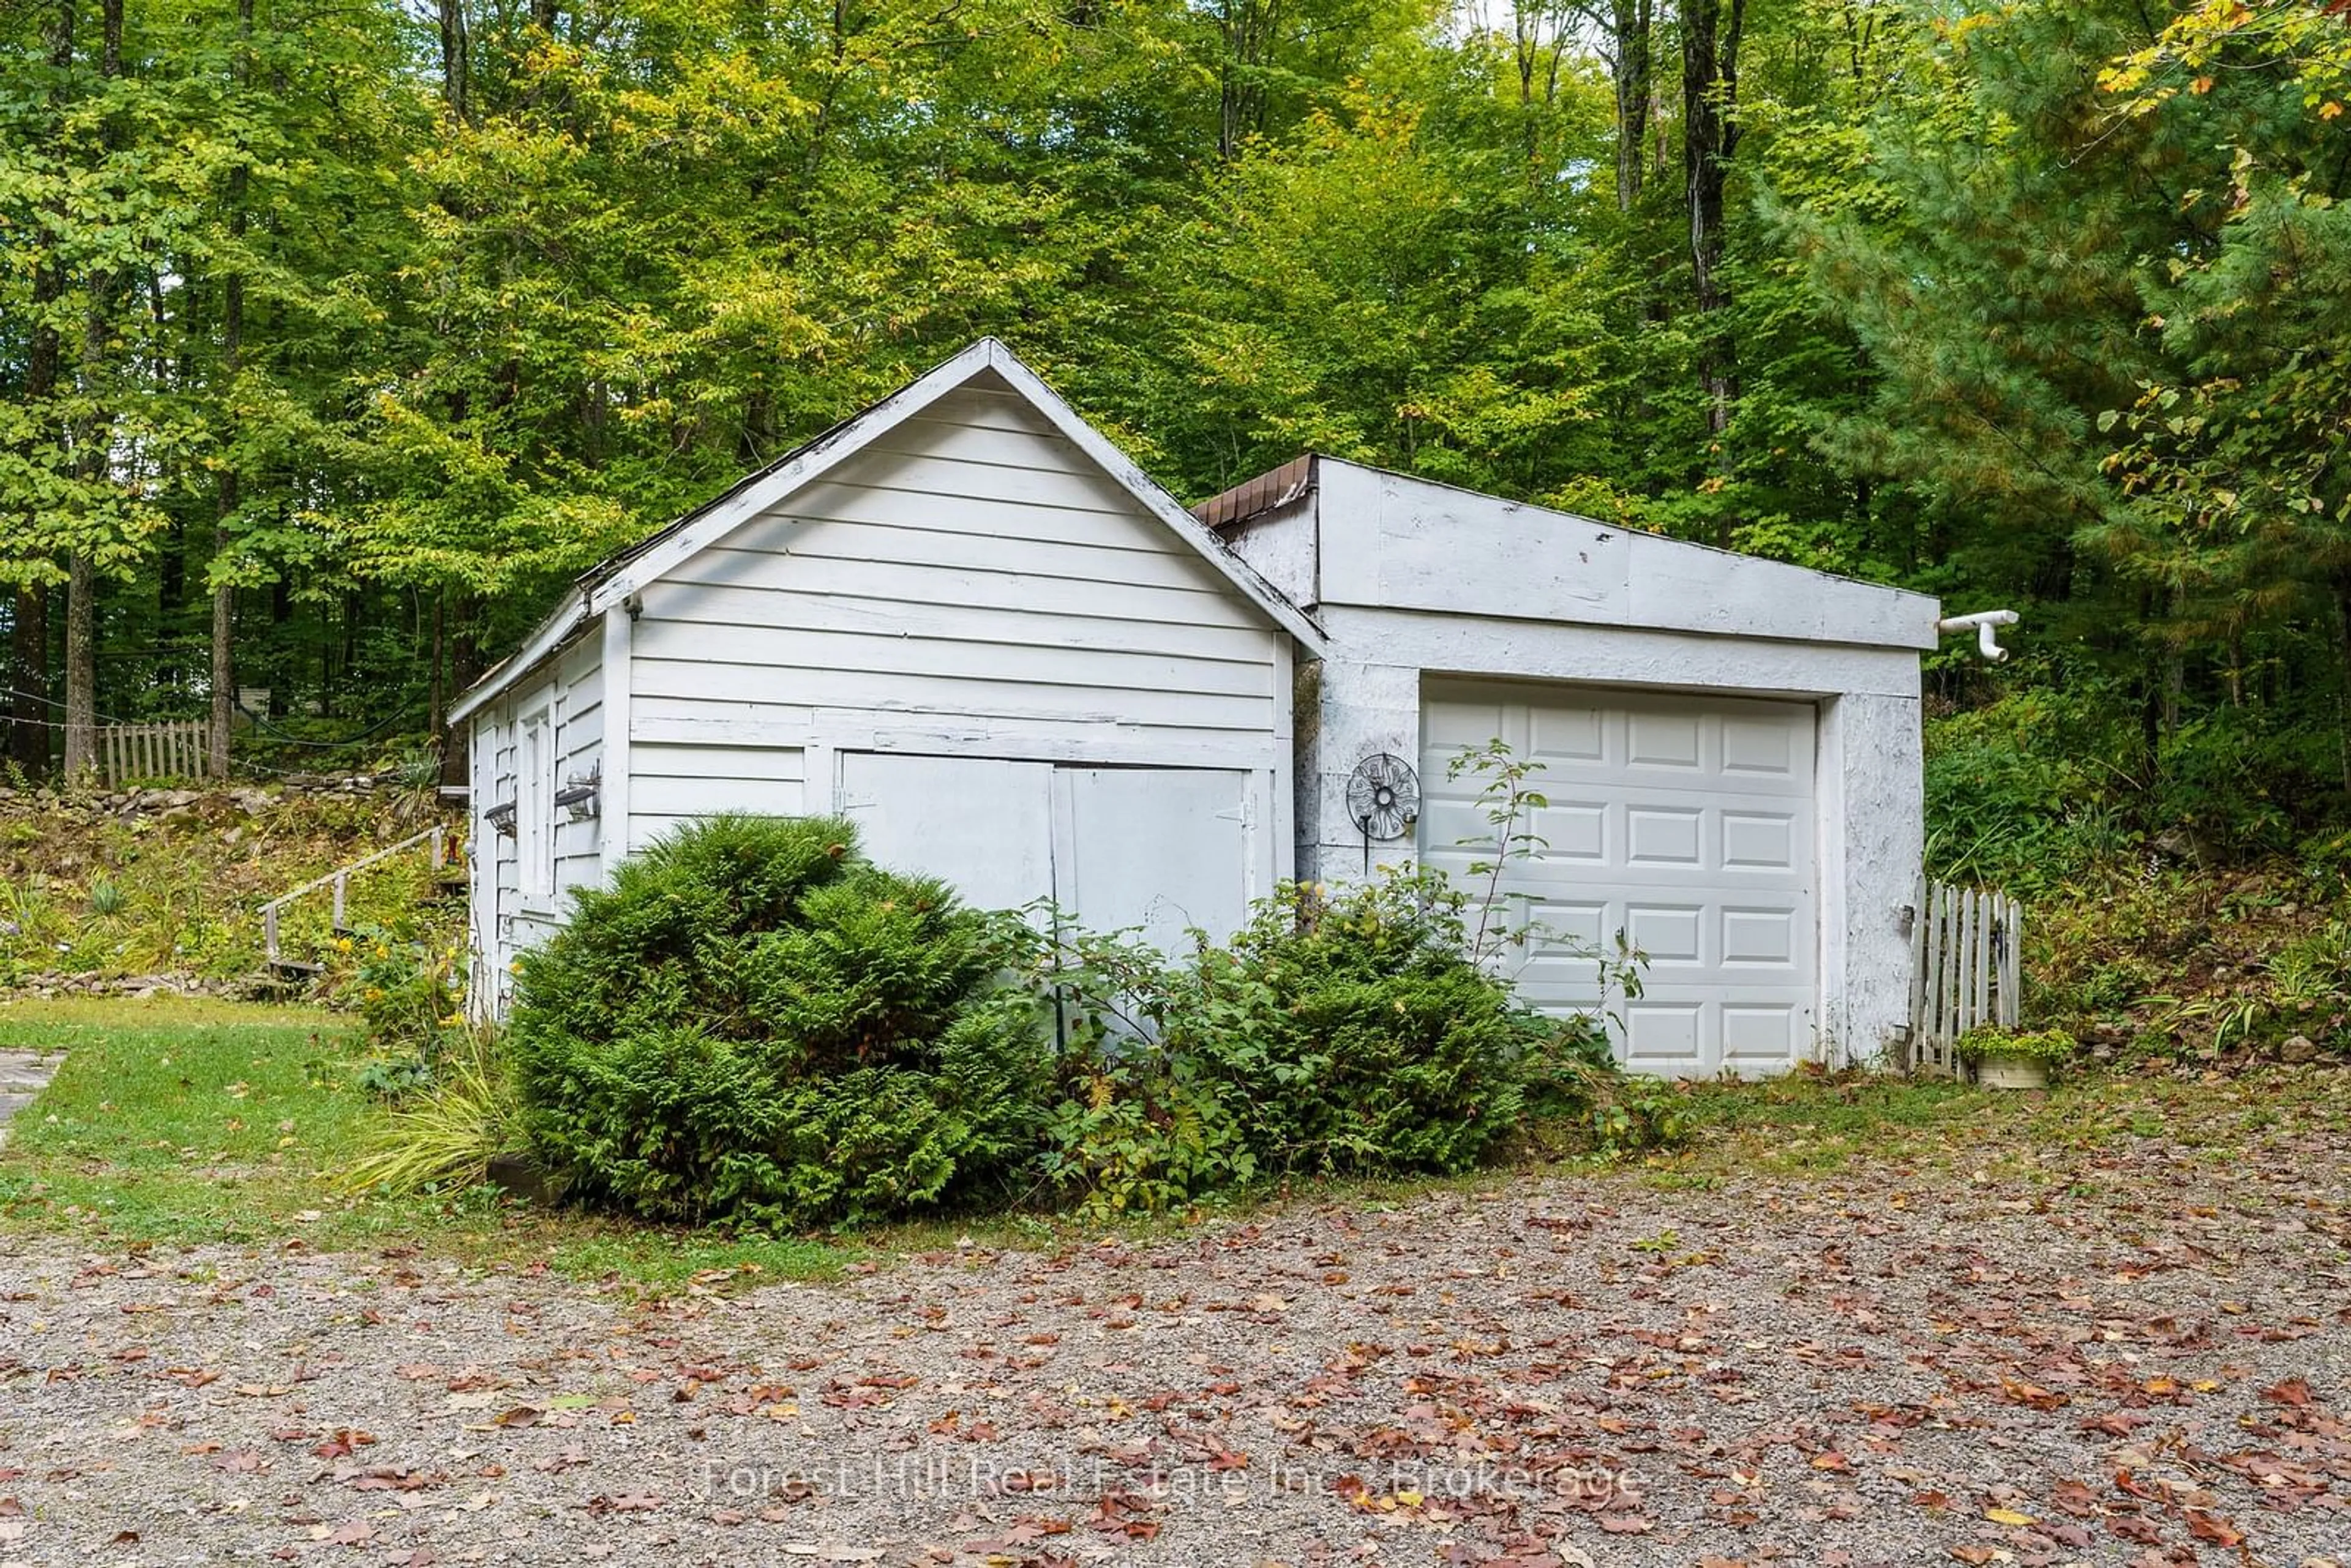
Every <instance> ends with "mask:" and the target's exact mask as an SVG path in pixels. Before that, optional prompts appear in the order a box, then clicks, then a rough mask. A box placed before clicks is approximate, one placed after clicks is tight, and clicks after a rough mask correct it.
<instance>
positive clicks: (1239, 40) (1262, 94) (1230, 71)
mask: <svg viewBox="0 0 2351 1568" xmlns="http://www.w3.org/2000/svg"><path fill="white" fill-rule="evenodd" d="M1279 12H1280V0H1224V6H1223V9H1222V11H1221V13H1220V14H1219V15H1218V16H1217V31H1218V33H1219V34H1220V35H1221V36H1222V37H1223V40H1224V46H1225V57H1224V62H1223V67H1222V68H1221V69H1220V70H1219V71H1218V72H1217V157H1218V158H1219V159H1221V160H1222V161H1224V162H1228V163H1229V162H1232V161H1233V160H1234V159H1235V158H1238V157H1239V156H1240V151H1241V143H1242V142H1244V141H1247V140H1248V139H1249V137H1250V136H1252V135H1254V134H1255V133H1257V132H1258V131H1263V130H1264V129H1265V111H1266V91H1265V81H1264V78H1263V76H1262V74H1261V68H1262V67H1263V66H1264V65H1265V63H1266V61H1267V58H1268V57H1269V56H1270V54H1271V53H1272V41H1273V36H1274V31H1275V23H1276V19H1277V17H1278V16H1279Z"/></svg>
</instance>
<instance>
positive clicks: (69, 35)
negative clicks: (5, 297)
mask: <svg viewBox="0 0 2351 1568" xmlns="http://www.w3.org/2000/svg"><path fill="white" fill-rule="evenodd" d="M75 20H76V0H59V3H58V5H57V10H56V11H55V13H54V14H53V15H52V16H51V19H50V23H49V31H48V46H49V67H50V68H51V69H52V70H55V71H57V73H59V75H60V76H62V75H63V73H64V72H66V71H67V70H69V69H71V68H72V66H73V53H74V23H75ZM49 108H50V110H51V112H52V113H53V114H55V115H56V116H57V117H58V118H59V119H60V120H62V118H63V115H64V110H65V99H64V93H63V89H62V88H61V87H59V86H55V85H53V86H52V87H51V89H50V98H49ZM61 205H62V204H61V202H59V201H57V200H53V201H52V202H51V203H50V208H51V210H52V211H53V212H56V211H59V210H60V208H61ZM60 226H62V225H60ZM65 291H66V275H65V268H64V267H62V266H60V265H59V264H58V261H57V254H56V251H55V249H54V247H48V248H45V249H44V250H43V252H42V255H41V259H40V260H39V262H38V263H37V265H36V266H35V267H34V268H33V287H32V295H31V298H30V299H29V300H28V301H27V304H28V307H29V308H28V310H27V312H26V314H27V317H28V320H27V323H26V325H27V331H26V339H25V390H24V402H25V412H26V414H27V415H29V416H30V417H31V419H32V420H33V421H34V422H35V423H42V422H44V421H45V420H46V418H47V403H48V402H49V401H50V399H52V398H54V397H55V396H56V395H57V374H58V371H59V369H60V365H61V361H63V359H64V351H65V344H64V338H63V335H62V334H61V333H59V332H58V330H57V317H56V314H55V312H56V308H57V301H58V300H59V299H62V298H65ZM34 439H35V440H36V441H37V440H38V439H39V437H38V436H37V435H36V436H35V437H34ZM36 521H37V519H35V518H32V517H27V518H26V524H27V525H32V524H34V523H35V522H36ZM27 531H28V532H32V531H36V530H34V529H32V528H30V527H28V529H27ZM48 607H49V596H48V590H47V588H45V587H43V586H42V585H41V584H39V583H26V584H24V585H22V586H20V587H19V588H18V589H17V590H16V617H15V619H14V621H13V622H11V626H10V632H9V673H10V680H9V685H11V686H12V687H14V688H15V689H14V692H13V694H12V695H11V698H10V708H9V711H10V713H11V715H12V716H14V717H15V719H16V727H15V728H16V733H15V734H14V735H13V736H12V737H10V739H11V744H10V746H9V756H10V757H11V758H13V759H14V760H15V761H16V766H17V767H19V768H23V769H24V770H25V774H26V777H27V778H34V779H37V778H41V777H43V776H45V775H46V774H47V772H48V770H49V726H50V724H51V723H52V722H54V721H53V718H52V716H51V714H50V712H49V706H48V702H47V698H48V695H49V613H48Z"/></svg>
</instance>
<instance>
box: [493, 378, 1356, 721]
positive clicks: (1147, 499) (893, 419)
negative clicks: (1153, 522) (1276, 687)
mask: <svg viewBox="0 0 2351 1568" xmlns="http://www.w3.org/2000/svg"><path fill="white" fill-rule="evenodd" d="M990 372H993V373H994V374H995V375H996V376H997V377H998V379H999V380H1001V381H1002V382H1005V384H1007V385H1008V386H1009V387H1010V388H1011V390H1012V391H1013V392H1016V393H1018V394H1019V396H1020V397H1021V398H1022V399H1023V400H1024V401H1025V402H1028V403H1029V406H1030V407H1032V408H1034V409H1035V410H1036V411H1037V412H1038V413H1040V414H1042V415H1043V416H1044V417H1045V419H1046V421H1047V422H1048V423H1050V424H1051V425H1052V426H1053V428H1054V431H1055V432H1056V433H1057V434H1060V435H1061V436H1063V437H1065V438H1066V439H1067V440H1068V441H1069V442H1070V444H1071V445H1073V446H1075V447H1076V448H1077V449H1078V450H1079V451H1080V452H1081V453H1083V454H1084V455H1086V456H1087V457H1088V458H1090V459H1092V462H1093V463H1094V465H1096V466H1097V467H1099V468H1100V469H1101V470H1102V472H1103V473H1104V474H1105V475H1107V476H1109V477H1110V479H1111V481H1112V482H1113V484H1115V485H1117V486H1119V487H1120V488H1121V489H1122V490H1124V491H1125V492H1126V493H1127V495H1128V496H1130V497H1133V498H1134V502H1135V504H1136V505H1137V506H1139V507H1142V508H1143V509H1144V511H1145V512H1147V513H1149V514H1150V515H1151V516H1152V517H1155V518H1157V519H1158V520H1159V521H1160V522H1161V523H1162V524H1164V525H1165V527H1166V528H1169V529H1171V530H1172V531H1174V532H1175V535H1176V536H1177V537H1178V538H1182V539H1183V540H1184V542H1185V543H1186V544H1188V545H1190V546H1191V547H1192V549H1193V551H1194V552H1195V553H1196V554H1197V555H1198V556H1199V557H1200V559H1203V560H1205V561H1207V563H1208V565H1209V566H1210V567H1211V568H1213V569H1214V570H1216V571H1217V575H1219V576H1220V577H1222V578H1224V579H1225V580H1226V581H1228V582H1229V583H1230V584H1231V585H1232V586H1233V587H1234V588H1235V589H1236V590H1238V591H1239V593H1240V594H1241V596H1242V597H1243V598H1245V599H1247V600H1248V601H1249V602H1250V603H1252V604H1254V605H1256V606H1257V608H1258V609H1259V612H1262V613H1263V614H1264V615H1265V617H1266V619H1267V620H1268V621H1270V622H1271V623H1272V624H1274V625H1276V626H1278V627H1280V629H1281V630H1283V631H1285V632H1289V633H1290V635H1291V636H1293V637H1295V638H1297V639H1298V641H1299V642H1300V643H1303V644H1304V645H1305V646H1306V648H1307V649H1308V650H1309V651H1310V652H1312V653H1317V654H1319V653H1322V648H1323V639H1322V628H1321V627H1319V626H1317V625H1316V624H1315V623H1314V622H1313V621H1312V620H1311V618H1310V617H1309V616H1308V615H1307V614H1306V612H1304V611H1302V610H1301V609H1299V608H1298V606H1296V605H1295V604H1292V603H1291V602H1290V601H1289V600H1288V599H1286V598H1284V597H1283V596H1282V594H1281V592H1280V591H1279V590H1278V589H1276V588H1275V587H1274V586H1273V585H1272V584H1271V583H1270V582H1268V581H1266V580H1265V579H1264V578H1262V577H1260V576H1259V575H1258V573H1257V571H1256V570H1255V569H1254V568H1252V567H1250V566H1249V563H1248V562H1246V561H1244V560H1242V559H1240V557H1239V556H1238V555H1236V554H1235V553H1234V552H1233V551H1232V550H1231V549H1229V548H1228V547H1227V546H1226V545H1225V543H1224V541H1223V540H1221V539H1219V538H1217V535H1216V533H1215V532H1214V530H1212V529H1211V528H1208V526H1207V524H1205V523H1203V522H1202V521H1201V520H1200V519H1199V518H1198V517H1194V516H1193V515H1192V514H1191V513H1190V512H1188V511H1186V510H1185V509H1184V507H1183V506H1182V504H1181V503H1179V502H1178V501H1177V500H1176V499H1175V497H1173V496H1170V495H1169V494H1168V493H1167V492H1166V491H1165V490H1163V489H1161V488H1160V487H1159V486H1158V485H1157V484H1155V483H1154V482H1153V480H1152V478H1151V476H1149V475H1147V474H1145V473H1144V471H1143V470H1142V468H1140V467H1139V466H1137V465H1136V464H1135V463H1134V459H1132V458H1130V457H1129V456H1127V455H1126V454H1125V453H1123V452H1121V451H1120V450H1119V449H1118V448H1117V447H1116V446H1115V445H1113V444H1112V443H1111V441H1110V440H1109V438H1107V437H1106V436H1104V435H1103V434H1102V432H1100V431H1098V430H1096V429H1095V428H1094V427H1093V426H1092V425H1091V424H1088V423H1086V422H1085V421H1084V420H1083V419H1081V418H1080V417H1079V415H1078V412H1077V410H1075V409H1073V408H1071V406H1070V405H1069V404H1068V403H1067V402H1064V401H1063V400H1062V398H1061V394H1060V393H1059V392H1055V391H1054V390H1053V389H1052V388H1051V387H1049V386H1047V385H1046V384H1045V382H1044V381H1043V380H1042V379H1041V378H1040V377H1039V376H1038V374H1037V372H1036V371H1032V370H1030V369H1029V367H1028V366H1027V365H1025V364H1023V363H1021V362H1020V359H1019V356H1018V355H1016V354H1014V353H1013V351H1012V350H1010V349H1008V348H1007V347H1005V346H1004V344H1002V343H1000V342H998V340H996V339H994V338H982V339H981V340H979V341H977V343H974V344H973V345H972V346H971V347H969V348H968V349H966V350H963V352H961V353H959V354H957V355H956V356H955V357H954V358H953V359H950V360H947V361H945V362H944V363H941V364H939V365H937V366H935V367H934V368H933V369H932V370H931V371H928V372H927V373H925V374H924V375H922V376H920V377H918V378H916V379H915V380H914V381H913V382H908V383H907V384H906V385H905V386H903V387H901V388H899V389H898V390H897V391H896V392H892V393H891V394H890V395H889V396H888V397H886V398H883V400H882V401H881V402H877V403H875V404H873V405H872V407H871V408H868V409H866V410H865V411H864V412H863V413H859V414H857V415H855V416H854V417H853V418H851V419H849V420H846V421H844V422H843V423H840V424H837V425H834V426H833V427H832V428H831V430H828V431H826V432H825V433H824V434H821V435H820V436H818V437H817V438H816V439H815V440H813V441H810V442H809V443H808V444H806V445H803V446H800V447H798V448H796V449H794V450H793V451H790V452H788V453H786V454H785V455H783V456H781V457H779V458H778V459H777V460H776V461H775V462H773V463H770V464H769V465H767V466H766V467H765V468H762V469H759V470H758V472H756V473H753V474H751V475H748V476H746V477H745V478H743V479H742V480H740V481H738V482H737V484H735V485H734V486H731V487H729V488H728V489H727V490H726V491H725V492H724V493H722V494H720V495H718V496H716V497H713V498H712V499H711V500H709V501H706V502H705V503H704V504H703V505H701V506H700V507H695V509H694V510H693V511H691V512H688V513H686V514H685V515H684V517H679V518H678V519H676V520H675V521H674V522H672V523H670V524H669V525H667V526H666V527H664V528H661V529H659V530H658V531H656V532H654V533H653V534H651V535H649V536H647V537H646V538H643V539H642V540H640V541H638V542H637V543H635V544H633V545H631V546H630V547H628V548H627V549H623V550H621V551H619V552H617V553H615V554H613V555H611V556H610V557H607V558H606V559H603V560H602V561H600V562H598V563H597V564H596V565H595V566H593V567H590V569H589V570H587V571H585V572H582V573H581V574H580V577H579V578H578V579H577V580H576V581H575V582H574V584H573V586H572V591H570V592H569V594H567V595H566V596H565V598H564V601H563V602H562V603H561V604H559V605H558V606H557V607H556V609H555V611H554V612H553V613H552V614H550V615H549V616H548V618H547V619H546V620H545V621H543V622H540V623H539V627H538V630H537V631H536V632H532V633H531V635H530V637H529V639H528V641H526V642H525V643H523V645H522V647H521V648H520V649H518V650H517V652H516V653H514V654H513V655H512V656H510V657H508V658H507V659H506V660H505V661H504V662H502V663H500V664H497V665H496V666H495V667H494V668H492V669H491V670H490V672H489V673H488V674H486V675H484V676H483V677H482V678H481V679H480V680H478V681H476V682H475V684H474V685H472V686H471V687H470V688H468V689H467V690H466V692H465V695H463V696H461V697H460V698H458V700H457V701H456V702H455V703H453V704H451V705H450V707H449V714H448V719H447V722H448V723H450V724H452V725H455V724H460V723H463V722H464V721H465V719H467V718H470V717H471V716H473V715H474V714H475V712H476V711H478V710H479V709H480V708H481V707H482V706H484V705H485V704H486V703H489V702H491V701H493V700H494V699H496V697H497V696H498V695H500V694H501V693H503V692H504V691H506V690H507V687H509V686H511V685H514V684H515V683H516V682H517V681H518V680H520V679H521V678H522V677H523V676H524V675H526V674H529V673H530V672H531V671H532V670H535V669H537V668H538V666H539V665H541V664H545V663H546V662H547V660H548V659H549V657H551V656H552V655H553V654H554V653H556V652H558V651H559V649H561V648H562V647H564V646H565V645H566V644H567V643H569V642H570V640H571V638H572V637H573V635H574V634H575V633H577V632H579V631H580V628H581V627H583V626H585V625H586V624H587V623H588V622H590V621H591V620H593V619H595V618H596V617H598V616H600V615H601V614H602V613H603V612H605V611H607V610H610V609H611V608H612V607H613V606H614V605H617V604H625V603H627V602H628V601H629V599H630V598H631V597H632V595H634V594H637V593H639V592H642V591H643V590H644V588H645V587H646V586H647V585H648V584H650V583H653V582H655V581H658V580H660V579H661V578H662V577H663V576H664V575H665V574H667V573H668V572H670V571H672V570H674V569H675V568H676V567H678V566H679V565H681V564H682V563H684V561H686V560H687V559H690V558H692V557H694V556H695V555H697V554H699V553H701V552H702V551H703V550H705V549H708V548H710V547H711V546H712V545H715V544H716V543H718V542H719V541H720V540H721V539H724V538H726V536H727V535H728V534H730V533H733V532H734V531H735V530H736V529H737V528H740V527H742V526H743V525H744V524H745V523H747V522H749V521H750V520H751V519H752V518H754V517H758V516H759V515H760V514H761V513H762V512H765V511H767V510H768V509H769V508H770V507H774V506H776V505H777V504H778V503H779V502H781V501H783V500H784V499H786V498H787V497H789V496H791V495H792V494H793V493H795V492H796V491H799V490H800V489H802V488H804V487H806V486H809V485H811V484H813V483H815V482H816V481H817V480H818V479H820V478H821V477H823V476H825V475H826V474H827V473H829V472H830V471H831V469H833V468H834V467H836V466H838V465H840V464H841V463H843V462H845V461H847V460H848V459H849V458H851V457H853V456H855V455H857V454H859V453H861V452H862V451H864V450H865V449H867V448H868V447H870V446H872V444H874V443H875V442H876V441H877V440H879V439H880V438H881V437H882V436H883V435H885V434H888V433H889V432H891V431H893V430H895V429H896V428H897V427H898V426H899V425H901V424H903V423H905V422H906V421H907V420H908V419H911V418H913V417H914V415H916V414H918V413H922V411H923V410H925V409H926V408H928V407H930V406H931V405H932V404H934V403H935V402H938V401H939V400H940V399H941V398H942V397H945V396H946V395H947V394H948V393H949V392H955V391H956V390H957V389H958V388H961V387H964V386H967V385H968V384H970V383H971V382H973V381H975V380H977V378H979V377H981V376H984V375H987V374H989V373H990Z"/></svg>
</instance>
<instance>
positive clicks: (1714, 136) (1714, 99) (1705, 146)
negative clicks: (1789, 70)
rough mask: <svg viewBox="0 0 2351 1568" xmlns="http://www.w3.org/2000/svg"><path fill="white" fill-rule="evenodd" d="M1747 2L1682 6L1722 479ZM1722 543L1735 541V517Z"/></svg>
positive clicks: (1694, 250)
mask: <svg viewBox="0 0 2351 1568" xmlns="http://www.w3.org/2000/svg"><path fill="white" fill-rule="evenodd" d="M1746 20H1747V4H1746V0H1686V4H1685V5H1683V7H1682V163H1683V170H1684V174H1685V180H1684V189H1685V192H1686V194H1687V199H1688V207H1689V249H1690V271H1691V293H1692V296H1693V298H1694V300H1695V302H1696V304H1697V306H1698V316H1699V327H1698V343H1699V348H1698V382H1699V385H1700V387H1701V388H1702V389H1703V390H1704V391H1705V392H1706V401H1707V413H1706V424H1707V435H1708V449H1709V450H1708V457H1709V459H1710V461H1711V462H1712V464H1713V466H1714V468H1715V477H1716V478H1718V479H1727V478H1728V477H1729V472H1730V454H1729V441H1727V440H1726V439H1725V436H1726V434H1727V433H1728V431H1729V428H1730V409H1731V404H1732V403H1733V402H1736V401H1737V399H1738V396H1739V383H1738V380H1737V372H1736V368H1735V367H1736V364H1737V360H1736V357H1735V354H1734V351H1733V349H1732V346H1731V343H1730V338H1729V331H1728V330H1727V329H1726V327H1725V326H1724V323H1723V320H1722V316H1723V312H1724V311H1725V309H1726V308H1728V307H1729V304H1730V294H1729V288H1728V287H1726V286H1725V284H1724V283H1723V279H1722V259H1723V231H1722V208H1723V191H1724V187H1725V186H1726V184H1727V183H1728V182H1729V172H1730V159H1731V155H1732V154H1733V153H1734V152H1736V151H1737V150H1738V145H1739V122H1738V109H1739V38H1740V32H1741V31H1742V30H1743V29H1744V27H1745V25H1746ZM1719 534H1720V538H1719V541H1718V542H1720V543H1723V544H1728V543H1729V536H1730V519H1729V517H1728V516H1726V517H1723V519H1722V520H1721V522H1720V524H1719Z"/></svg>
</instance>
